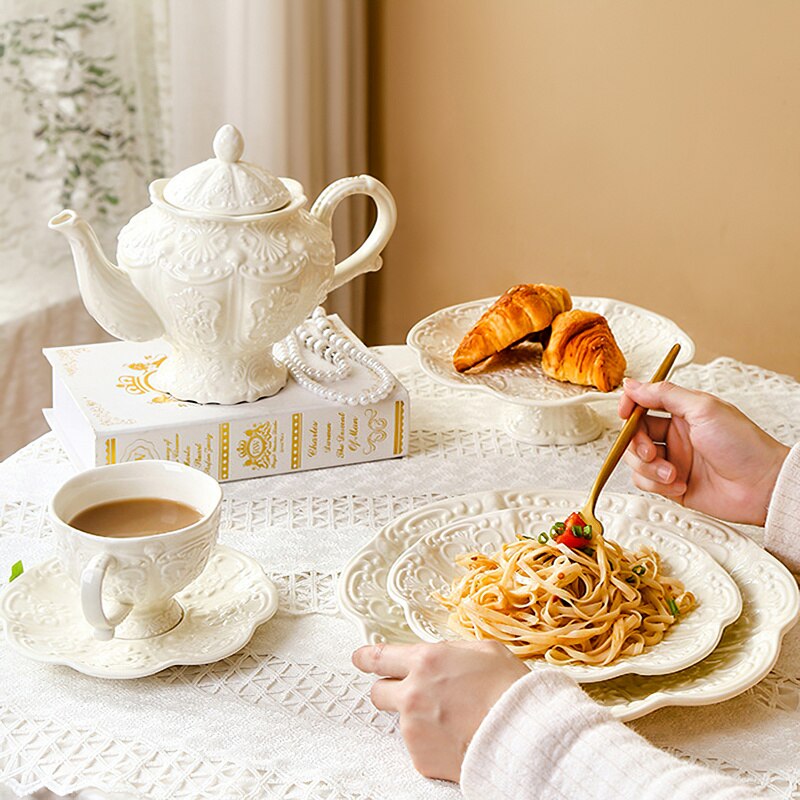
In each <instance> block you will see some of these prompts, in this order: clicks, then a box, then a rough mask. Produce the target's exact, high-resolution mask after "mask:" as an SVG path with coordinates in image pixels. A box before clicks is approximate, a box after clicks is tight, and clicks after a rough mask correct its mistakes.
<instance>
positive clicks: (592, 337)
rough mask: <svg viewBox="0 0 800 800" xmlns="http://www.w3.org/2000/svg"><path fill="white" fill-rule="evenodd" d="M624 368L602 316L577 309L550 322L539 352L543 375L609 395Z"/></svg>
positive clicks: (617, 383) (616, 346)
mask: <svg viewBox="0 0 800 800" xmlns="http://www.w3.org/2000/svg"><path fill="white" fill-rule="evenodd" d="M626 367H627V363H626V361H625V356H624V355H623V354H622V351H621V350H620V349H619V346H618V345H617V342H616V340H615V339H614V334H613V333H611V328H609V327H608V321H607V320H606V318H605V317H604V316H602V315H601V314H594V313H592V312H591V311H581V310H580V309H578V308H576V309H573V310H572V311H567V312H566V313H565V314H559V315H558V316H557V317H556V318H555V319H554V320H553V327H552V331H551V334H550V341H549V342H548V344H547V347H546V348H545V349H544V351H543V353H542V370H543V371H544V373H545V375H549V376H550V377H551V378H556V379H557V380H560V381H569V382H570V383H578V384H581V385H582V386H596V387H597V388H598V389H599V390H600V391H601V392H610V391H611V390H612V389H615V388H616V387H617V386H619V384H620V382H621V381H622V377H623V375H624V374H625V368H626Z"/></svg>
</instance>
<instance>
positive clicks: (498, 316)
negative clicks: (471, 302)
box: [453, 283, 572, 372]
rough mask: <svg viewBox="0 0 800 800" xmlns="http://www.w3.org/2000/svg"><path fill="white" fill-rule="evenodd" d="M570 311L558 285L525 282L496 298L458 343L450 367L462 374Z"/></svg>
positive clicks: (564, 293)
mask: <svg viewBox="0 0 800 800" xmlns="http://www.w3.org/2000/svg"><path fill="white" fill-rule="evenodd" d="M570 308H572V298H571V297H570V296H569V292H568V291H567V290H566V289H564V288H562V287H561V286H547V285H546V284H543V283H526V284H522V285H520V286H512V287H511V288H510V289H509V290H508V291H507V292H506V293H505V294H504V295H502V296H501V297H499V298H498V299H497V300H496V301H495V302H494V303H493V304H492V305H491V306H490V308H489V309H488V310H487V311H486V312H485V313H484V314H483V316H482V317H481V318H480V319H479V320H478V321H477V322H476V323H475V325H474V326H473V327H472V328H471V329H470V330H469V331H468V332H467V335H466V336H465V337H464V338H463V339H462V340H461V344H460V345H459V346H458V349H457V350H456V352H455V354H454V355H453V366H455V368H456V369H457V370H458V371H459V372H464V371H465V370H468V369H469V368H470V367H474V366H475V365H476V364H477V363H478V362H479V361H483V360H484V359H485V358H489V356H492V355H494V354H495V353H499V352H500V351H501V350H505V348H506V347H510V346H511V345H512V344H514V343H515V342H518V341H520V340H521V339H524V338H525V337H526V336H528V335H530V334H532V333H536V332H537V331H541V330H544V329H545V328H547V327H548V326H549V325H550V323H551V322H552V321H553V318H554V317H555V316H556V315H557V314H560V313H561V312H562V311H568V310H569V309H570Z"/></svg>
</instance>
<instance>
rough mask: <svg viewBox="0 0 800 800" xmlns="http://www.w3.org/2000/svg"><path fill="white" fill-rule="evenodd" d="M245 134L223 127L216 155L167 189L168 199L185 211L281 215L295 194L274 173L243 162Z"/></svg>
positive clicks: (180, 175)
mask: <svg viewBox="0 0 800 800" xmlns="http://www.w3.org/2000/svg"><path fill="white" fill-rule="evenodd" d="M243 151H244V139H243V138H242V134H241V133H240V132H239V131H238V130H237V128H235V127H234V126H233V125H223V126H222V127H221V128H220V129H219V130H218V131H217V133H216V135H215V136H214V155H215V156H216V158H209V159H208V161H202V162H201V163H200V164H195V165H194V166H191V167H187V168H186V169H185V170H183V171H182V172H179V173H178V174H177V175H176V176H175V177H174V178H171V179H170V180H169V181H168V183H167V185H166V186H165V187H164V195H163V196H164V199H165V200H166V201H167V202H168V203H171V204H172V205H173V206H177V207H178V208H181V209H183V210H185V211H199V212H204V211H205V212H212V213H214V214H225V215H227V216H237V215H240V214H262V213H265V212H267V211H277V210H278V209H279V208H283V207H284V206H285V205H287V204H288V203H289V202H290V200H291V199H292V198H291V194H290V193H289V190H288V189H287V188H286V186H285V185H284V184H283V182H282V181H281V180H279V179H278V178H276V177H275V176H274V175H273V174H272V173H271V172H269V171H268V170H266V169H263V168H262V167H258V166H256V165H255V164H251V163H250V162H249V161H240V159H241V157H242V153H243Z"/></svg>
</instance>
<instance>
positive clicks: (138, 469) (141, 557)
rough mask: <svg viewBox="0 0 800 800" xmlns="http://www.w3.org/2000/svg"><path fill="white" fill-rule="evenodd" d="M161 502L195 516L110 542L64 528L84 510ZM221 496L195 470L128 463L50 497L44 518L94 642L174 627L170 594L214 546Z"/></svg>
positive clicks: (176, 609)
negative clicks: (189, 521)
mask: <svg viewBox="0 0 800 800" xmlns="http://www.w3.org/2000/svg"><path fill="white" fill-rule="evenodd" d="M145 497H147V498H153V497H155V498H163V499H166V500H173V501H177V502H179V503H185V504H186V505H189V506H192V507H193V508H195V509H197V511H198V512H199V513H200V514H201V515H202V516H201V518H200V519H199V520H198V521H197V522H195V523H194V524H192V525H189V526H187V527H185V528H180V529H178V530H174V531H167V532H165V533H157V534H149V535H144V536H133V537H126V538H114V537H110V536H99V535H95V534H92V533H85V532H84V531H81V530H78V529H77V528H73V527H72V526H70V524H69V521H70V520H72V519H74V518H75V516H76V515H77V514H78V513H79V512H81V511H83V510H84V509H87V508H89V507H91V506H94V505H98V504H100V503H107V502H110V501H113V500H122V499H131V498H145ZM221 502H222V489H221V488H220V485H219V484H218V483H217V482H216V481H215V480H214V479H213V478H211V477H209V476H208V475H206V474H205V473H203V472H200V471H199V470H196V469H192V468H191V467H186V466H184V465H183V464H177V463H174V462H172V461H132V462H128V463H124V464H113V465H111V466H108V467H98V468H97V469H90V470H87V471H86V472H82V473H80V474H79V475H76V476H75V477H73V478H70V479H69V480H68V481H67V482H66V483H65V484H64V485H63V486H62V487H61V488H60V489H59V490H58V491H57V492H56V493H55V495H54V496H53V499H52V500H51V502H50V517H51V518H52V521H53V525H54V527H55V533H56V537H55V538H56V551H57V553H58V557H59V559H60V560H61V563H62V565H63V567H64V570H65V571H66V572H67V574H68V575H69V576H70V578H72V580H74V581H75V582H76V583H77V584H79V586H80V588H81V604H82V607H83V615H84V616H85V617H86V621H87V622H88V623H89V624H90V625H91V626H92V627H93V628H94V635H95V637H97V638H98V639H102V640H108V639H112V638H113V637H114V636H115V633H116V636H117V637H118V638H121V639H146V638H149V637H151V636H158V635H159V634H161V633H165V632H166V631H168V630H171V629H172V628H174V627H175V626H176V625H177V624H178V623H179V622H180V621H181V619H182V617H183V609H182V608H181V606H180V604H179V603H178V602H177V601H176V600H175V599H174V595H175V594H176V593H177V592H179V591H181V589H183V588H184V587H185V586H187V585H188V584H189V583H190V582H191V581H193V580H194V579H195V578H196V577H197V576H198V575H199V574H200V573H201V572H202V571H203V569H204V567H205V565H206V562H207V561H208V557H209V555H210V554H211V551H212V549H213V548H214V545H215V544H216V541H217V533H218V531H219V517H220V505H221Z"/></svg>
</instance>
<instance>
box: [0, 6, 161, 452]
mask: <svg viewBox="0 0 800 800" xmlns="http://www.w3.org/2000/svg"><path fill="white" fill-rule="evenodd" d="M166 14H167V0H136V1H135V2H117V0H82V1H80V2H79V1H77V0H3V2H2V3H0V114H1V115H2V124H0V458H3V457H4V456H5V455H7V454H8V453H10V452H12V451H13V450H15V449H17V448H18V447H20V446H22V445H23V444H25V443H26V442H28V441H30V440H31V439H32V438H34V437H35V436H37V435H38V434H40V433H43V432H44V431H45V430H46V425H45V423H44V420H43V418H42V415H41V408H42V406H44V405H49V396H50V369H49V365H48V364H47V362H46V361H45V360H44V358H43V357H42V355H41V349H42V347H47V346H54V345H66V344H79V343H84V342H91V341H98V340H102V339H105V338H107V337H106V335H105V333H104V332H103V331H102V330H101V329H100V328H99V327H98V326H97V325H96V324H95V322H94V321H93V320H92V319H91V318H90V317H89V315H88V314H87V313H86V312H85V310H84V308H83V304H82V303H81V301H80V300H79V298H78V296H77V287H76V281H75V275H74V270H73V267H72V258H71V257H70V254H69V250H68V248H67V247H66V246H65V243H64V242H63V240H62V239H61V237H59V236H57V235H55V234H53V233H51V232H50V231H48V230H47V220H48V219H49V217H50V216H52V215H53V214H55V213H56V212H57V211H59V210H60V209H61V208H63V207H64V206H73V207H75V208H76V209H79V210H80V211H81V213H82V214H84V215H85V216H86V217H87V218H88V219H89V220H91V222H92V224H93V225H94V226H95V228H96V230H97V233H98V235H99V236H100V238H101V240H102V241H103V243H104V245H105V247H106V249H107V250H108V251H109V256H110V257H112V258H113V255H114V239H115V236H116V232H117V230H118V229H119V227H120V226H121V225H122V224H123V223H124V222H125V221H126V220H127V219H128V218H129V217H130V216H131V215H132V214H133V213H134V212H135V211H136V210H138V209H139V208H141V207H142V206H143V205H145V204H146V202H147V184H148V182H149V181H150V180H152V179H153V178H155V177H159V176H160V175H161V174H162V172H163V169H164V165H163V162H164V155H165V152H166V150H167V140H168V128H167V126H166V124H165V119H164V116H163V114H162V112H161V109H162V104H163V103H164V101H165V99H166V95H167V93H168V87H167V86H166V85H164V84H163V79H164V78H166V77H167V76H168V71H167V70H166V69H165V67H164V63H163V59H164V58H165V57H166V52H167V47H166V33H167V28H168V26H167V17H166Z"/></svg>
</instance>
